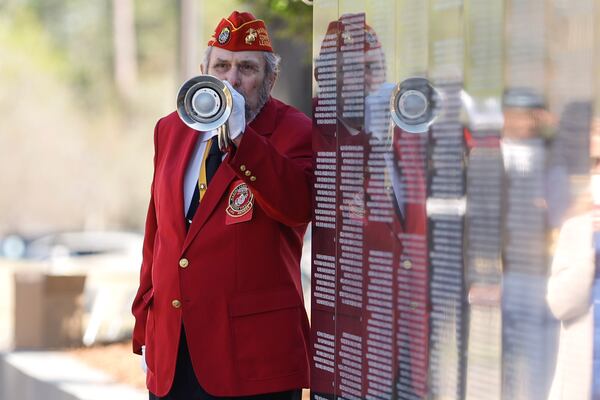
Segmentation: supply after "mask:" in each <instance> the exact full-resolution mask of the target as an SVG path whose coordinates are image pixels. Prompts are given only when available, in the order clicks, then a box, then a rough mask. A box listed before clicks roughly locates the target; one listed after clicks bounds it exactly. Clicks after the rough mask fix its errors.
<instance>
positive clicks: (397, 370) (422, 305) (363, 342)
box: [311, 0, 600, 400]
mask: <svg viewBox="0 0 600 400" xmlns="http://www.w3.org/2000/svg"><path fill="white" fill-rule="evenodd" d="M313 7H314V25H313V29H314V35H313V38H314V41H313V57H314V58H313V59H314V64H313V66H314V69H313V71H314V78H313V121H314V122H313V125H314V136H313V147H314V150H315V183H314V189H315V190H314V193H315V198H314V206H315V213H314V219H313V223H312V280H311V285H312V299H311V325H312V343H313V353H312V359H311V367H312V376H311V399H315V400H316V399H398V400H403V399H407V400H416V399H473V400H475V399H477V400H481V399H484V400H485V399H490V400H495V399H507V400H508V399H510V400H520V399H522V400H536V399H574V400H577V399H583V400H588V399H590V398H594V399H596V398H598V399H600V372H599V373H594V368H595V366H596V368H598V371H600V337H599V338H595V337H594V336H595V335H594V329H593V328H594V325H595V322H594V321H595V320H597V321H598V325H599V326H600V305H599V306H598V310H599V311H598V313H597V314H598V315H595V314H594V309H593V307H592V304H593V303H594V299H595V298H596V297H598V299H599V301H600V284H597V283H596V284H595V273H596V272H595V271H596V268H595V264H594V257H593V255H594V247H593V240H592V239H593V229H592V221H593V215H594V214H593V209H594V207H593V203H594V201H593V199H592V192H593V189H594V187H595V186H594V184H595V183H594V182H600V181H597V180H595V178H594V176H595V174H596V173H597V172H598V171H599V169H598V168H597V167H596V160H597V159H599V158H600V129H599V128H600V124H599V123H597V121H598V120H597V117H596V116H597V115H598V112H597V105H596V102H595V95H596V93H597V89H598V88H599V85H598V83H599V82H600V78H599V76H598V73H597V72H596V71H597V68H596V67H595V65H596V59H597V56H595V50H596V49H600V36H599V33H598V32H597V30H598V27H597V26H598V24H594V22H595V21H596V20H599V15H600V4H599V3H598V2H597V1H594V0H577V2H575V1H563V0H506V1H503V0H428V1H427V0H422V1H415V0H360V1H353V0H315V1H314V2H313ZM590 138H591V140H590ZM597 197H599V198H600V196H597ZM569 227H570V228H569ZM599 242H600V240H599ZM599 282H600V279H599ZM594 293H596V294H594ZM573 326H575V327H576V328H573ZM575 330H577V332H578V333H577V334H575V333H574V331H575ZM565 338H570V339H565ZM595 340H597V341H598V345H596V343H595ZM594 388H595V389H594ZM594 396H596V397H594Z"/></svg>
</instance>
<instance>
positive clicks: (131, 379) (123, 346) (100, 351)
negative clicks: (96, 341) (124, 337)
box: [67, 342, 146, 389]
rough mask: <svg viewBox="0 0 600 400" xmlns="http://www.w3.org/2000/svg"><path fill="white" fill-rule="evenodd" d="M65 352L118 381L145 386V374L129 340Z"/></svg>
mask: <svg viewBox="0 0 600 400" xmlns="http://www.w3.org/2000/svg"><path fill="white" fill-rule="evenodd" d="M67 353H68V354H71V355H73V356H75V357H77V358H78V359H80V360H81V361H82V362H83V363H85V364H87V365H89V366H90V367H93V368H96V369H99V370H101V371H104V372H106V373H107V374H108V375H110V376H112V377H113V378H114V379H115V380H116V381H118V382H122V383H127V384H129V385H131V386H135V387H136V388H138V389H145V388H146V375H145V374H144V373H143V372H142V369H141V366H140V356H138V355H137V354H133V353H132V352H131V342H124V343H114V344H108V345H99V346H93V347H89V348H78V349H70V350H67Z"/></svg>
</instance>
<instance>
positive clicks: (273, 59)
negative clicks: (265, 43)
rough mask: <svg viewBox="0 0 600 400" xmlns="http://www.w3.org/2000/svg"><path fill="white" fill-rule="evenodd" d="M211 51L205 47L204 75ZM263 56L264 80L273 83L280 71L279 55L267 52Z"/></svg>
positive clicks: (209, 47)
mask: <svg viewBox="0 0 600 400" xmlns="http://www.w3.org/2000/svg"><path fill="white" fill-rule="evenodd" d="M212 49H213V48H212V46H207V47H206V50H204V55H203V57H202V65H204V69H205V71H204V73H207V72H208V63H209V61H210V54H211V53H212ZM263 56H264V58H265V78H266V79H267V80H268V81H275V78H277V75H279V71H280V69H281V57H280V56H279V54H276V53H271V52H268V51H263Z"/></svg>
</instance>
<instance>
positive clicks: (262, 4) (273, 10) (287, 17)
mask: <svg viewBox="0 0 600 400" xmlns="http://www.w3.org/2000/svg"><path fill="white" fill-rule="evenodd" d="M239 2H240V3H241V4H249V5H250V6H251V7H252V9H253V10H254V15H256V16H257V18H260V19H263V20H265V21H267V23H268V24H269V25H270V26H269V28H274V29H272V30H273V31H274V36H275V38H276V39H281V40H295V41H299V42H302V43H311V40H312V13H313V8H312V7H311V6H309V5H306V4H305V3H303V2H302V1H301V0H253V1H251V2H244V1H241V0H239Z"/></svg>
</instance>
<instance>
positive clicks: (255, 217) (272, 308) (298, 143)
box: [132, 99, 313, 396]
mask: <svg viewBox="0 0 600 400" xmlns="http://www.w3.org/2000/svg"><path fill="white" fill-rule="evenodd" d="M311 129H312V127H311V121H310V120H309V119H308V118H307V117H306V116H305V115H304V114H302V113H300V112H299V111H298V110H296V109H294V108H292V107H290V106H287V105H285V104H284V103H282V102H280V101H278V100H275V99H270V100H269V101H268V103H267V104H266V105H265V107H264V108H263V110H262V111H261V112H260V114H259V115H258V116H257V117H256V119H255V120H254V121H252V123H250V124H249V126H248V127H247V128H246V131H245V133H244V135H243V137H242V141H241V143H240V146H239V147H238V148H237V149H233V150H231V151H230V152H229V154H228V155H227V156H226V158H225V159H224V160H223V163H222V164H221V166H220V167H219V169H218V170H217V172H216V174H215V175H214V177H213V178H212V181H211V183H210V185H209V187H208V189H207V191H206V193H205V195H204V197H203V199H202V202H201V204H200V207H199V208H198V211H197V212H196V215H195V217H194V220H193V222H192V224H191V226H190V228H189V232H187V233H186V227H185V219H184V218H185V217H184V210H183V178H184V174H185V170H186V166H187V165H188V161H189V159H190V156H191V153H192V150H193V148H194V143H195V141H196V137H197V135H196V134H195V131H193V130H192V129H191V128H188V127H187V126H186V125H184V124H183V123H182V122H181V120H180V119H179V117H178V116H177V114H176V113H172V114H170V115H168V116H167V117H165V118H163V119H161V120H160V121H159V122H158V123H157V125H156V129H155V132H154V146H155V157H154V177H153V182H152V189H151V198H150V206H149V208H148V215H147V220H146V229H145V238H144V248H143V262H142V267H141V275H140V287H139V289H138V292H137V295H136V297H135V300H134V302H133V307H132V311H133V314H134V316H135V320H136V322H135V327H134V331H133V351H134V352H135V353H137V354H141V346H142V345H144V344H145V345H146V362H147V365H148V373H147V378H146V383H147V386H148V389H149V390H150V391H151V392H152V393H154V394H155V395H158V396H164V395H166V394H167V393H168V391H169V389H170V388H171V385H172V382H173V377H174V373H175V362H176V358H177V350H178V342H179V335H180V329H181V324H182V323H183V324H185V332H186V337H187V342H188V346H189V352H190V356H191V360H192V364H193V366H194V371H195V373H196V376H197V377H198V381H199V382H200V384H201V385H202V387H203V388H204V389H205V390H206V391H207V392H208V393H210V394H213V395H216V396H244V395H253V394H259V393H269V392H276V391H284V390H290V389H297V388H301V387H308V385H309V366H308V365H309V364H308V362H309V359H308V354H309V347H310V344H309V337H310V335H309V324H308V318H307V316H306V313H305V311H304V306H303V299H302V288H301V281H300V256H301V253H302V240H303V236H304V232H305V230H306V226H307V224H308V222H309V221H310V219H311V216H312V215H311V214H312V179H313V178H312V177H313V163H312V148H311ZM241 183H245V184H246V185H247V187H248V188H249V189H250V191H251V193H252V194H253V196H254V204H253V207H252V211H251V213H252V214H251V219H250V220H249V221H243V220H244V218H239V219H235V218H231V217H228V214H227V212H226V209H227V207H228V206H230V197H232V195H233V194H235V193H236V191H235V190H234V188H235V187H236V186H238V185H239V184H241ZM245 217H246V218H247V217H248V214H246V215H245ZM231 221H235V222H236V223H232V224H228V222H231ZM238 221H243V222H238ZM178 302H179V303H178Z"/></svg>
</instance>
